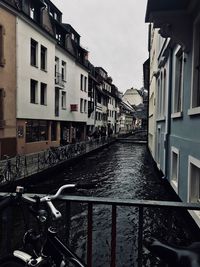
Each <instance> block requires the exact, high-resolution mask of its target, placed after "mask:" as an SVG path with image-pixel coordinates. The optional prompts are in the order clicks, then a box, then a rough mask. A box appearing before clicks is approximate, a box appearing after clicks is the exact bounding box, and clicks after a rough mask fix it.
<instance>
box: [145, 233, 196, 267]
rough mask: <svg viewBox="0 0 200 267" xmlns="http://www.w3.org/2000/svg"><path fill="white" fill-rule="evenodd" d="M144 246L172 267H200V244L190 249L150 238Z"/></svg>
mask: <svg viewBox="0 0 200 267" xmlns="http://www.w3.org/2000/svg"><path fill="white" fill-rule="evenodd" d="M144 245H145V247H146V248H147V249H148V250H149V251H150V252H152V254H154V255H156V256H158V257H159V258H160V259H162V260H164V261H165V262H166V263H167V264H168V265H169V266H170V267H200V242H194V243H192V244H191V245H190V246H188V247H178V246H171V245H167V244H164V243H162V242H160V241H158V240H157V239H154V238H150V239H146V240H145V241H144Z"/></svg>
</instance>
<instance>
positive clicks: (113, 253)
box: [110, 205, 117, 267]
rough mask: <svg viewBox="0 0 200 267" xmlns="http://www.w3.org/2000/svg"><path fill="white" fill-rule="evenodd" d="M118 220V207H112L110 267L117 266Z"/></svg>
mask: <svg viewBox="0 0 200 267" xmlns="http://www.w3.org/2000/svg"><path fill="white" fill-rule="evenodd" d="M116 219H117V209H116V205H112V230H111V261H110V267H115V266H116V224H117V222H116Z"/></svg>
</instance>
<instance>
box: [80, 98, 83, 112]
mask: <svg viewBox="0 0 200 267" xmlns="http://www.w3.org/2000/svg"><path fill="white" fill-rule="evenodd" d="M80 112H81V113H82V112H83V99H82V98H81V99H80Z"/></svg>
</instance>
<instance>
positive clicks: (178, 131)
mask: <svg viewBox="0 0 200 267" xmlns="http://www.w3.org/2000/svg"><path fill="white" fill-rule="evenodd" d="M159 2H160V5H157V6H155V5H154V3H153V1H152V0H149V1H148V4H147V13H146V22H150V23H151V24H152V29H151V34H150V36H151V39H152V42H154V43H157V48H156V49H154V46H152V47H151V50H150V55H151V57H150V73H151V74H152V75H151V74H150V77H152V81H153V80H154V82H152V81H151V78H150V100H149V101H150V103H149V115H150V116H151V114H153V116H152V117H150V118H149V134H152V140H153V142H152V141H151V140H150V139H149V147H150V150H151V151H152V155H153V157H154V159H155V161H156V163H157V166H158V167H159V169H160V170H161V171H162V173H163V175H164V177H166V178H167V179H168V181H169V182H170V184H171V185H172V187H173V189H174V190H175V192H176V193H177V194H178V195H179V197H180V198H181V199H182V200H183V201H188V202H199V199H200V189H199V188H200V186H199V185H200V143H199V137H200V101H199V99H200V98H199V96H200V94H199V92H200V91H199V90H200V86H199V67H198V66H199V54H200V53H199V35H198V33H199V25H200V24H199V21H200V20H199V17H200V11H199V3H198V1H194V0H192V1H187V0H185V1H180V2H178V3H176V2H173V1H167V2H166V1H161V0H160V1H159ZM158 29H159V31H158ZM156 31H157V33H156V35H155V32H156ZM154 51H155V52H154ZM154 60H155V62H156V64H157V67H156V64H155V67H154V68H153V67H152V66H153V64H154V63H153V62H154ZM151 92H154V97H153V98H152V93H151ZM151 98H152V99H153V101H152V99H151ZM152 103H153V105H154V106H155V107H154V106H152ZM152 110H154V113H153V112H152ZM151 118H154V122H153V123H152V119H151ZM151 127H152V129H153V128H154V129H155V130H154V132H153V130H151ZM154 142H155V145H153V143H154ZM152 147H154V148H152ZM191 215H192V216H193V218H194V219H195V220H196V222H197V223H198V225H200V215H199V212H197V211H193V212H191Z"/></svg>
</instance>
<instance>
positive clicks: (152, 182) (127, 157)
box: [27, 143, 199, 267]
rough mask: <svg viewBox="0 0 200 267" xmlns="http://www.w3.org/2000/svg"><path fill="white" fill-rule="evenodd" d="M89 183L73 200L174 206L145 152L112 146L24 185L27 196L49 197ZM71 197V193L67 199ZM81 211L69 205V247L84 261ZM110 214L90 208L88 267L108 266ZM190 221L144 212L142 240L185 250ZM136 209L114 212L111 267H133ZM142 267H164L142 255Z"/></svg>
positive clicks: (189, 239) (192, 232)
mask: <svg viewBox="0 0 200 267" xmlns="http://www.w3.org/2000/svg"><path fill="white" fill-rule="evenodd" d="M77 182H78V183H80V182H81V183H91V184H92V185H93V187H92V188H91V189H84V190H79V191H77V192H76V193H75V194H77V195H85V196H95V197H111V198H120V199H145V200H169V201H177V198H176V196H175V194H174V193H173V192H172V190H171V189H170V187H169V186H168V184H167V182H166V181H164V180H162V179H161V178H160V177H158V173H157V172H156V170H155V169H154V168H153V162H152V160H151V157H150V155H149V153H148V151H147V148H146V146H144V145H136V144H130V143H129V144H127V143H124V144H123V143H114V144H113V145H111V146H109V147H107V148H104V149H102V150H100V151H99V152H96V154H90V155H88V156H86V157H85V158H83V159H80V160H79V161H78V162H76V163H75V164H73V165H71V166H66V168H65V167H63V169H62V172H60V173H57V174H53V175H52V177H49V179H48V180H44V181H42V182H41V180H40V182H37V184H34V183H32V184H30V185H29V186H28V188H27V189H28V191H29V192H38V193H45V192H54V191H55V189H56V188H58V187H59V186H60V185H63V184H65V183H77ZM73 194H74V193H73ZM86 218H87V210H86V208H85V206H84V205H81V206H80V205H78V204H74V205H73V208H72V218H71V235H70V243H71V246H72V247H73V248H74V250H75V251H76V252H77V253H78V254H79V255H80V256H81V257H82V258H85V257H86V227H87V222H86ZM110 226H111V209H110V208H108V207H106V206H103V207H102V206H101V207H99V206H96V207H95V208H94V223H93V255H94V258H93V266H95V267H100V266H104V267H106V266H109V264H108V262H109V260H110V242H111V241H110V235H111V234H110V233H111V227H110ZM196 231H197V230H196V228H195V227H193V223H192V221H191V220H190V219H189V218H188V217H187V216H186V215H185V214H183V213H180V212H179V211H177V210H173V211H171V210H169V209H165V210H163V209H153V208H151V209H145V212H144V236H145V237H149V236H154V237H156V238H159V239H160V240H165V241H167V242H170V243H174V244H178V245H187V244H190V242H192V241H195V240H196V239H197V238H198V237H199V236H198V235H197V232H196ZM137 233H138V210H137V208H129V207H126V208H124V207H119V208H118V209H117V266H119V267H122V266H127V267H129V266H136V262H137ZM143 265H144V266H164V265H163V263H161V262H159V261H158V260H157V259H155V258H154V257H152V256H151V255H150V254H149V253H148V251H147V250H145V248H144V251H143Z"/></svg>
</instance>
